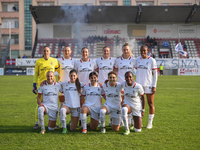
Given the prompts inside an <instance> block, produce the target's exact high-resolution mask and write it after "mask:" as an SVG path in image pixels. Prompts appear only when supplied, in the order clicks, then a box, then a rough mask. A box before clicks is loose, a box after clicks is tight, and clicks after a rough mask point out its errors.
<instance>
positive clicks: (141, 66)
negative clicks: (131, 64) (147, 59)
mask: <svg viewBox="0 0 200 150" xmlns="http://www.w3.org/2000/svg"><path fill="white" fill-rule="evenodd" d="M137 68H140V69H147V67H145V66H144V65H139V66H138V67H137Z"/></svg>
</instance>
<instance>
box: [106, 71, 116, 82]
mask: <svg viewBox="0 0 200 150" xmlns="http://www.w3.org/2000/svg"><path fill="white" fill-rule="evenodd" d="M111 74H114V75H115V76H117V74H116V72H114V71H110V72H109V73H108V77H109V76H110V75H111ZM107 82H108V79H107V80H105V82H104V83H105V84H106V83H107Z"/></svg>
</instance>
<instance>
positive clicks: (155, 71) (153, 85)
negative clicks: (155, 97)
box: [152, 69, 158, 94]
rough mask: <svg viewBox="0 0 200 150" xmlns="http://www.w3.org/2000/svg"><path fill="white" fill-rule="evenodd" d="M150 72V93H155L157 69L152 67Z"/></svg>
mask: <svg viewBox="0 0 200 150" xmlns="http://www.w3.org/2000/svg"><path fill="white" fill-rule="evenodd" d="M152 73H153V81H152V94H155V92H156V84H157V79H158V74H157V69H153V70H152Z"/></svg>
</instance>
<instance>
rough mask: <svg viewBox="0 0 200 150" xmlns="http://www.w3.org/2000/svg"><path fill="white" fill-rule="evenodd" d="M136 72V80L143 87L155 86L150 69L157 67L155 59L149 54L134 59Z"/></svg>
mask: <svg viewBox="0 0 200 150" xmlns="http://www.w3.org/2000/svg"><path fill="white" fill-rule="evenodd" d="M135 67H136V68H137V74H136V82H137V83H139V84H141V85H142V86H144V87H156V83H153V82H152V81H153V75H152V70H154V69H157V65H156V60H155V59H154V58H152V57H150V56H148V57H147V58H146V59H143V58H142V57H141V56H140V57H138V58H137V59H136V66H135Z"/></svg>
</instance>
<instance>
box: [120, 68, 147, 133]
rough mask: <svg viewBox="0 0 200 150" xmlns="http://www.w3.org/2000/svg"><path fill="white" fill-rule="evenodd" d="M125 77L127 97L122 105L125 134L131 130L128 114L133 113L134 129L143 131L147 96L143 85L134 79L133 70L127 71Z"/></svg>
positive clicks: (123, 84)
mask: <svg viewBox="0 0 200 150" xmlns="http://www.w3.org/2000/svg"><path fill="white" fill-rule="evenodd" d="M125 79H126V81H124V82H123V83H122V86H123V88H124V97H125V98H124V104H123V107H122V118H123V121H124V124H125V129H126V130H125V133H124V135H128V134H129V133H130V130H129V125H128V119H127V116H128V114H131V113H132V115H133V118H134V131H135V132H141V128H142V117H143V115H144V109H145V97H144V91H143V88H142V86H141V85H140V84H138V83H136V82H135V81H134V78H133V72H132V71H128V72H126V73H125Z"/></svg>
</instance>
